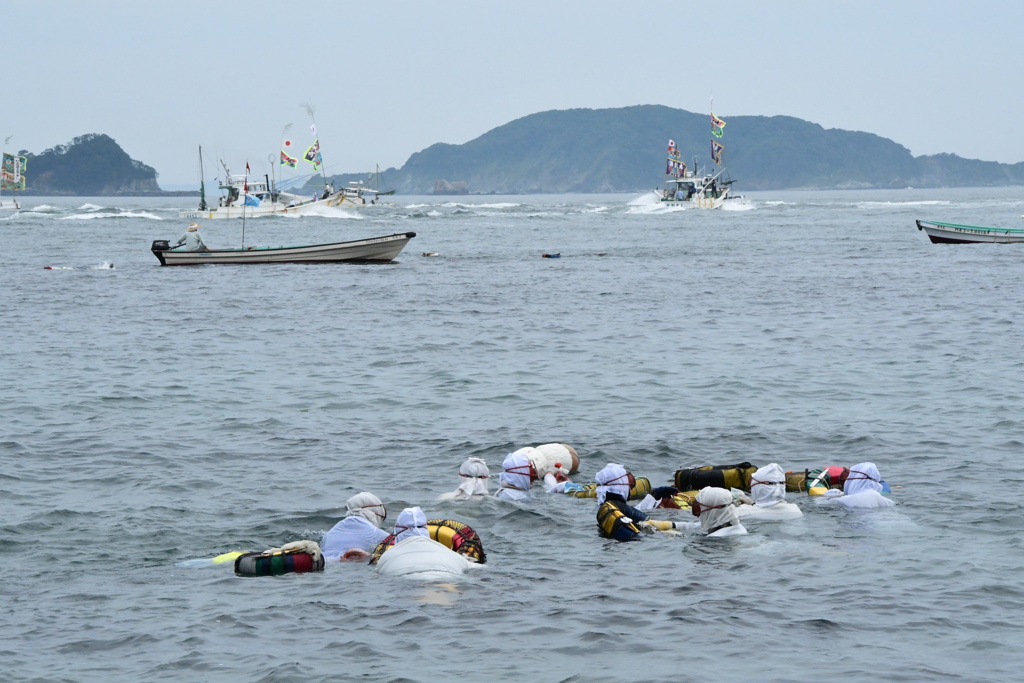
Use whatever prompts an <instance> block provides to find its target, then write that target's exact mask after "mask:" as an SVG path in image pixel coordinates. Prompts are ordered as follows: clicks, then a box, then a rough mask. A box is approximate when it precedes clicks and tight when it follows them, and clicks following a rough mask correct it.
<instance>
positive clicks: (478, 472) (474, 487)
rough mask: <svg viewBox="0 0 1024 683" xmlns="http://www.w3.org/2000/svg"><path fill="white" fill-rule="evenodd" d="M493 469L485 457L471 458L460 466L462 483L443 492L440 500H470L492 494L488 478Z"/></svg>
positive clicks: (439, 497)
mask: <svg viewBox="0 0 1024 683" xmlns="http://www.w3.org/2000/svg"><path fill="white" fill-rule="evenodd" d="M490 474H491V471H490V470H489V469H487V463H486V462H484V459H483V458H469V459H468V460H466V462H464V463H462V466H461V467H459V477H460V478H461V479H462V483H461V484H459V487H458V488H457V489H455V491H453V492H451V493H442V494H441V495H440V496H438V500H470V499H473V498H481V497H483V496H487V495H490V491H489V490H488V488H487V480H488V477H490Z"/></svg>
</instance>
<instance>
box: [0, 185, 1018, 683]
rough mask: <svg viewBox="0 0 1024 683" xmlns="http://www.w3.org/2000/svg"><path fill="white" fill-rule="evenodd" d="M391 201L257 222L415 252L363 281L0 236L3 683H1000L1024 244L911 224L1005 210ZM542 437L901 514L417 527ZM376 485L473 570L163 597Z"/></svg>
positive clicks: (307, 236)
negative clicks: (659, 526)
mask: <svg viewBox="0 0 1024 683" xmlns="http://www.w3.org/2000/svg"><path fill="white" fill-rule="evenodd" d="M393 199H394V202H395V204H394V205H393V206H382V207H373V208H372V209H370V210H367V211H365V212H361V213H344V212H331V211H329V210H328V211H325V212H324V213H323V214H322V215H318V216H310V217H303V218H265V219H259V220H254V221H247V222H246V226H245V230H246V235H245V242H246V243H247V244H271V245H274V244H302V243H309V242H313V241H315V242H326V241H334V240H336V239H337V240H343V239H356V238H361V237H369V236H377V235H386V234H390V233H393V232H400V231H401V232H404V231H409V230H412V231H415V232H416V233H417V237H416V238H415V239H414V240H413V241H412V242H411V243H410V245H409V246H408V247H407V248H406V250H405V251H404V252H403V253H402V255H401V256H400V257H399V259H398V262H397V263H394V264H389V265H372V266H371V265H319V266H298V265H281V266H266V267H250V268H244V267H230V266H203V267H198V268H162V267H160V266H159V265H158V263H157V261H156V259H155V258H154V257H153V256H152V254H151V253H150V252H149V244H150V242H151V241H152V240H154V239H177V237H179V236H180V235H181V234H182V232H183V231H184V228H185V225H186V223H187V221H184V220H181V219H179V218H177V212H178V210H179V209H184V208H191V207H192V200H189V199H111V198H94V199H81V198H75V199H67V198H63V199H62V198H31V197H30V198H26V199H24V200H22V203H23V206H24V207H25V208H26V209H27V210H24V211H22V212H20V213H17V214H3V215H0V244H2V247H3V248H2V249H0V287H2V291H3V313H2V326H0V329H2V333H0V340H2V344H0V376H2V382H0V409H2V415H3V419H2V421H0V463H2V467H0V499H2V510H3V518H2V520H0V572H2V574H3V577H4V580H3V583H2V588H0V592H2V594H3V606H4V609H3V610H2V613H0V660H2V661H3V669H4V677H5V679H6V680H18V681H111V680H117V681H128V680H131V681H136V680H147V681H157V680H165V681H199V680H201V681H238V680H254V681H291V680H304V681H328V680H330V681H339V680H344V681H348V680H357V681H437V680H449V679H460V680H468V681H493V680H511V681H519V680H522V681H527V680H528V681H624V680H645V681H650V680H655V681H662V680H679V679H684V680H692V681H712V680H714V681H734V680H735V681H739V680H744V681H746V680H749V681H820V680H837V681H867V680H871V681H959V680H963V681H1014V680H1019V679H1020V675H1021V674H1020V671H1021V668H1022V666H1024V654H1022V651H1021V647H1020V644H1021V642H1024V626H1022V625H1021V620H1020V615H1021V613H1022V612H1024V588H1022V585H1024V553H1022V547H1021V546H1022V529H1024V515H1022V512H1024V511H1022V505H1021V483H1022V477H1021V474H1020V467H1019V465H1020V461H1021V457H1022V455H1024V416H1022V412H1021V411H1022V408H1024V405H1022V398H1024V355H1022V349H1024V326H1022V325H1021V323H1020V322H1019V313H1020V311H1021V310H1022V308H1024V246H1022V245H932V244H930V243H929V242H928V240H927V237H926V236H925V235H924V233H922V232H919V231H918V230H916V229H915V226H914V219H915V218H931V219H938V220H952V221H958V222H963V223H971V224H981V225H1009V226H1014V227H1016V226H1018V225H1020V222H1021V218H1020V217H1021V215H1022V214H1024V192H1022V191H1021V188H1002V189H956V190H914V189H907V190H901V191H871V192H868V191H864V192H779V193H754V194H752V195H750V196H749V197H748V198H747V200H746V201H745V202H743V203H741V204H739V205H738V206H737V207H736V208H737V209H738V210H730V211H717V212H706V211H692V210H691V211H667V210H663V209H662V208H660V207H657V206H654V205H652V204H651V203H650V202H646V201H644V200H642V199H637V198H635V197H634V196H625V195H601V196H590V195H571V196H566V195H558V196H528V197H520V196H516V197H456V198H450V197H449V198H442V197H395V198H393ZM241 227H242V226H241V222H239V221H209V222H206V223H204V224H203V226H202V233H203V235H204V237H205V239H206V241H207V243H208V244H210V245H211V246H221V245H235V244H239V243H241V239H242V238H241ZM425 252H436V253H437V254H438V255H437V256H430V257H424V256H423V255H422V254H423V253H425ZM545 253H548V254H554V253H558V254H560V255H561V257H560V258H558V259H552V258H541V255H542V254H545ZM46 266H50V267H51V268H52V269H46V268H45V267H46ZM550 441H558V442H564V443H569V444H571V445H573V446H574V447H575V448H576V449H577V450H578V451H579V453H580V456H581V460H582V464H581V471H580V474H579V475H578V476H577V477H576V479H577V481H581V482H586V481H590V480H592V477H593V475H594V473H595V472H596V471H597V470H599V469H600V468H601V467H603V466H604V465H605V464H606V463H608V462H619V463H622V464H624V465H625V466H627V467H628V468H629V469H631V470H632V471H633V472H634V473H636V474H637V475H638V476H646V477H649V478H650V479H651V480H652V481H653V482H654V483H655V485H659V484H665V483H667V482H668V481H669V480H670V479H671V478H672V474H673V472H674V471H675V470H676V469H678V468H681V467H691V466H700V465H706V464H724V463H733V462H740V461H749V462H751V463H753V464H755V465H758V466H760V465H764V464H767V463H770V462H778V463H779V464H781V465H782V466H783V467H784V468H785V469H793V470H796V469H800V470H802V469H804V468H814V467H819V466H824V465H845V466H851V465H854V464H856V463H858V462H862V461H865V460H868V461H872V462H875V463H876V464H877V465H878V467H879V469H880V470H881V472H882V475H883V476H884V478H885V479H886V480H888V481H889V482H890V483H891V485H892V486H893V493H892V498H893V500H895V501H896V502H897V503H898V504H897V506H896V507H895V508H892V509H888V510H879V511H860V512H855V511H846V510H843V509H835V508H831V507H823V506H820V505H819V504H818V503H817V501H816V500H813V499H810V498H808V497H806V496H802V495H800V494H790V499H791V500H792V502H795V503H797V504H798V505H800V506H801V507H802V509H803V510H804V517H803V518H802V519H800V520H797V521H791V522H780V523H762V524H754V523H751V524H749V525H748V526H749V529H750V531H751V533H750V535H748V536H745V537H741V538H734V539H731V540H713V539H705V538H702V537H700V536H699V535H696V534H689V533H687V534H680V535H675V536H670V535H665V534H657V535H654V536H650V537H646V538H644V539H643V540H642V541H641V542H637V543H626V544H617V543H614V542H611V541H607V540H604V539H602V538H600V537H599V535H598V533H597V528H596V525H595V519H594V512H595V507H596V506H595V503H594V502H593V501H589V500H577V499H573V498H568V497H564V496H560V495H546V494H544V493H543V492H542V491H540V490H537V491H535V500H534V502H533V503H532V504H530V505H514V504H507V503H501V502H497V501H493V500H486V501H482V502H476V503H451V502H446V503H440V502H437V501H436V497H437V496H438V495H439V494H441V493H444V492H446V491H451V490H454V488H455V487H456V486H457V485H458V484H459V478H458V476H457V471H458V467H459V465H460V464H461V463H462V462H463V461H464V460H465V458H467V457H469V456H479V457H482V458H485V459H486V460H487V462H488V464H489V465H490V467H491V472H492V474H496V473H497V471H499V470H500V463H501V460H502V458H503V457H504V455H505V454H507V453H508V452H510V451H512V450H515V449H517V448H520V447H522V446H526V445H535V444H538V443H544V442H550ZM362 490H368V491H373V492H375V493H376V494H377V495H379V496H380V497H381V498H382V499H383V500H384V501H385V503H386V504H387V506H388V510H389V513H390V515H389V519H388V523H389V524H390V523H391V522H393V520H394V518H395V517H396V516H397V513H398V512H399V511H400V510H401V509H402V508H403V507H406V506H411V505H419V506H421V507H423V508H424V510H425V511H426V512H427V514H428V516H431V517H433V516H439V517H449V518H453V519H457V520H460V521H463V522H465V523H468V524H470V525H471V526H473V528H474V529H476V530H477V531H478V533H479V534H480V536H481V538H482V539H483V542H484V546H485V548H486V550H487V553H488V559H489V562H488V564H487V565H486V566H483V567H480V568H477V569H475V570H474V571H473V572H471V573H470V574H469V575H468V576H466V577H464V578H463V579H461V580H458V581H453V582H451V583H436V582H435V583H431V582H418V581H414V580H405V579H396V578H388V577H382V576H378V575H377V574H376V573H375V572H374V571H373V569H372V568H370V567H366V566H363V565H361V564H344V565H342V564H335V565H331V566H328V568H327V570H326V571H325V572H323V573H319V574H303V575H288V576H283V577H276V578H241V577H236V576H235V575H234V574H233V572H232V571H231V569H230V567H229V566H207V567H202V568H196V567H189V566H180V564H179V563H181V562H184V561H187V560H192V559H198V558H208V557H212V556H215V555H217V554H219V553H222V552H226V551H229V550H262V549H264V548H268V547H272V546H278V545H281V544H283V543H286V542H288V541H292V540H298V539H313V540H319V539H320V536H321V535H322V534H323V532H324V531H326V530H327V529H329V528H330V527H331V526H332V525H333V524H334V523H335V522H336V521H337V520H338V519H340V518H341V517H342V515H343V512H344V501H345V500H346V499H347V498H348V497H349V496H351V495H353V494H354V493H357V492H359V491H362ZM655 516H656V517H661V518H668V519H672V518H683V517H682V516H681V513H678V512H672V511H664V512H663V513H662V514H659V515H655ZM691 519H692V518H691Z"/></svg>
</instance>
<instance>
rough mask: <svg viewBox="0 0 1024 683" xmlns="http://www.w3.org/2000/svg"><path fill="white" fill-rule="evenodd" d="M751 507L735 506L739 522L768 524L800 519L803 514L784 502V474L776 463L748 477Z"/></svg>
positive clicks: (795, 507)
mask: <svg viewBox="0 0 1024 683" xmlns="http://www.w3.org/2000/svg"><path fill="white" fill-rule="evenodd" d="M750 498H751V499H752V500H753V504H752V505H738V506H736V514H737V515H739V517H740V519H741V520H745V521H757V522H768V521H776V520H784V519H796V518H797V517H802V516H803V512H801V511H800V508H799V507H798V506H796V505H794V504H793V503H787V502H786V473H785V472H784V471H783V469H782V466H781V465H779V464H778V463H774V462H773V463H771V464H768V465H765V466H764V467H762V468H760V469H758V470H757V471H756V472H754V474H752V475H751V477H750Z"/></svg>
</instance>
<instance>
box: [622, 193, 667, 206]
mask: <svg viewBox="0 0 1024 683" xmlns="http://www.w3.org/2000/svg"><path fill="white" fill-rule="evenodd" d="M660 203H661V196H660V195H659V194H658V193H657V192H655V191H654V190H651V191H650V192H645V193H643V194H642V195H640V196H639V197H636V198H634V199H631V200H629V202H627V206H658V204H660Z"/></svg>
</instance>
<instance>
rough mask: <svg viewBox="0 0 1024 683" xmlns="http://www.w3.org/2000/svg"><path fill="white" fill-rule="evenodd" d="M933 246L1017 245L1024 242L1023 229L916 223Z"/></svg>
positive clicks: (928, 222)
mask: <svg viewBox="0 0 1024 683" xmlns="http://www.w3.org/2000/svg"><path fill="white" fill-rule="evenodd" d="M916 223H917V229H918V230H923V231H924V232H925V234H926V235H928V239H929V240H931V241H932V243H933V244H1018V243H1021V242H1024V229H1021V228H988V227H984V226H979V225H960V224H958V223H944V222H942V221H921V220H918V221H916Z"/></svg>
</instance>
